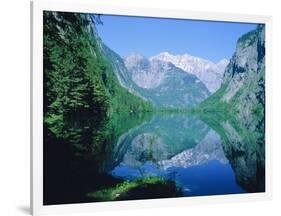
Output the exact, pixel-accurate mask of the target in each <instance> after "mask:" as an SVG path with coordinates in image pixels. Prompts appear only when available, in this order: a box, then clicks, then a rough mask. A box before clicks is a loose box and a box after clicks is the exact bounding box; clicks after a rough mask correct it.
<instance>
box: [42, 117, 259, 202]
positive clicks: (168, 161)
mask: <svg viewBox="0 0 281 216" xmlns="http://www.w3.org/2000/svg"><path fill="white" fill-rule="evenodd" d="M216 119H217V118H216V115H215V114H208V115H204V116H201V115H191V114H186V113H155V114H153V113H148V114H142V115H114V116H113V117H112V118H111V120H109V121H108V122H106V124H103V125H102V126H100V127H99V128H95V129H93V128H91V127H85V128H87V129H85V130H89V131H94V132H92V133H85V131H84V132H83V134H79V133H81V131H77V132H76V133H77V134H78V135H79V136H78V135H77V134H76V135H77V136H78V137H80V139H81V140H82V139H83V140H85V138H83V136H87V139H86V140H92V143H91V145H90V147H89V149H96V150H95V151H93V152H91V153H89V154H88V156H85V154H81V155H83V157H79V153H77V152H79V151H77V150H73V149H69V145H65V147H62V149H61V153H60V150H59V149H58V147H57V146H56V147H54V151H55V152H54V151H52V149H51V147H49V149H47V150H46V152H49V155H52V158H49V159H48V160H47V161H48V162H47V163H46V164H48V165H47V166H48V167H49V169H47V170H49V172H54V173H55V176H56V177H55V179H46V180H45V183H46V184H48V194H47V195H48V200H49V201H50V203H61V202H62V200H63V203H65V202H69V203H74V202H89V201H107V200H108V201H109V200H126V199H137V198H161V197H170V196H171V197H174V195H175V197H179V196H180V197H191V196H203V195H223V194H240V193H251V192H263V191H264V190H265V186H264V185H265V177H264V157H262V155H264V135H263V132H264V131H263V130H261V129H260V128H261V126H260V124H259V125H254V126H252V127H249V125H247V127H246V126H245V122H241V121H239V119H238V118H237V119H230V120H225V121H221V120H220V121H216ZM257 128H259V130H258V129H257ZM85 134H86V135H85ZM98 144H102V146H106V147H105V148H102V149H98V150H97V148H94V147H93V146H99V145H98ZM66 146H67V147H66ZM66 149H67V150H66ZM74 149H75V148H74ZM50 152H52V153H50ZM67 153H68V154H67ZM56 154H57V155H58V156H57V157H58V158H56V157H55V155H56ZM66 155H68V156H66ZM93 155H94V156H93ZM46 158H48V157H47V156H46ZM77 158H78V159H77ZM52 164H54V165H53V166H52ZM58 164H60V165H58ZM54 173H52V174H50V173H49V174H48V176H54ZM46 176H47V175H46ZM155 178H157V179H160V180H161V181H160V183H163V181H167V182H172V183H173V184H174V185H175V187H176V188H177V191H178V192H177V193H167V194H166V195H163V196H161V193H160V192H159V194H158V195H157V196H155V197H154V196H153V195H152V194H150V192H149V191H146V192H145V194H144V193H143V191H142V190H137V191H136V190H134V193H135V194H133V195H128V194H127V195H126V196H125V197H123V198H122V199H121V198H120V197H119V198H120V199H115V197H112V194H114V193H116V194H115V195H114V196H116V198H117V196H120V194H121V195H122V193H126V192H128V191H129V190H131V189H132V187H133V186H132V185H130V184H131V182H132V184H133V185H134V187H138V186H137V184H135V182H138V184H139V181H140V179H149V181H151V179H155ZM153 181H154V180H153ZM157 182H158V180H157ZM157 182H156V183H155V184H158V183H157ZM122 184H123V185H122ZM124 184H125V186H124ZM147 186H148V185H147V183H145V184H143V183H142V185H140V187H141V188H142V189H143V188H145V187H147ZM120 188H123V190H124V191H122V190H121V189H120ZM153 190H154V188H153V189H151V191H153ZM155 190H156V191H159V190H160V191H161V188H160V189H155ZM169 190H170V189H169ZM116 191H118V192H116ZM46 193H47V192H46ZM140 193H141V196H137V197H135V195H136V194H140ZM152 193H153V192H152ZM62 194H63V195H62ZM97 194H98V195H97ZM101 194H108V195H107V196H106V195H101ZM130 194H132V193H130Z"/></svg>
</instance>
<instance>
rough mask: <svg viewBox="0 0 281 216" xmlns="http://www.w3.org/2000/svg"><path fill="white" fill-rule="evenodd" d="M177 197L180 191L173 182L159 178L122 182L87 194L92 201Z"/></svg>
mask: <svg viewBox="0 0 281 216" xmlns="http://www.w3.org/2000/svg"><path fill="white" fill-rule="evenodd" d="M179 195H180V191H179V190H178V188H177V186H176V185H175V183H174V182H172V181H169V180H165V179H163V178H160V177H147V178H141V179H137V180H134V181H124V182H122V183H120V184H117V185H116V186H115V187H111V188H106V189H103V190H99V191H96V192H93V193H88V194H87V196H88V198H89V199H90V200H94V201H113V200H128V199H147V198H160V197H161V198H163V197H177V196H179Z"/></svg>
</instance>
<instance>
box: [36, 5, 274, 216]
mask: <svg viewBox="0 0 281 216" xmlns="http://www.w3.org/2000/svg"><path fill="white" fill-rule="evenodd" d="M31 8H32V48H31V49H32V77H31V78H32V92H31V93H32V104H31V107H32V120H31V122H32V134H31V140H32V148H31V155H32V158H31V159H32V176H31V179H32V182H31V185H32V191H31V197H32V201H31V205H32V211H33V214H34V215H41V214H46V213H60V212H79V211H80V212H83V211H84V212H85V211H101V210H116V209H124V208H127V209H128V208H140V207H152V206H167V205H168V206H175V205H188V204H192V203H210V202H234V201H243V200H257V199H259V200H261V199H263V200H264V199H269V198H270V197H271V182H270V181H271V173H270V170H271V167H270V166H271V165H270V161H271V154H270V152H271V147H270V139H271V136H270V118H271V117H270V107H271V106H270V98H271V96H270V94H271V89H270V82H271V81H270V73H271V64H270V58H271V57H270V55H271V48H270V44H271V43H270V41H271V40H270V28H271V26H270V20H271V19H270V17H267V16H254V15H236V14H223V13H210V12H204V13H203V12H200V13H199V12H189V11H184V10H182V11H176V10H166V9H152V8H132V7H122V6H120V7H116V6H114V7H110V6H106V5H102V4H94V3H89V2H87V1H85V2H81V1H80V2H76V1H72V2H71V3H70V2H67V3H63V2H59V1H57V2H54V1H34V2H33V3H32V7H31Z"/></svg>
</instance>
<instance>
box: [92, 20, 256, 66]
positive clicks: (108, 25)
mask: <svg viewBox="0 0 281 216" xmlns="http://www.w3.org/2000/svg"><path fill="white" fill-rule="evenodd" d="M101 20H102V22H103V23H104V25H97V29H98V33H99V35H100V37H101V38H102V40H103V41H104V43H105V44H106V45H107V46H109V47H110V48H111V49H113V50H114V51H115V52H117V53H118V54H119V55H120V56H121V57H125V56H127V55H129V54H130V53H133V52H137V53H140V54H142V55H144V56H146V57H151V56H153V55H157V54H159V53H160V52H164V51H168V52H170V53H172V54H184V53H188V54H190V55H194V56H198V57H201V58H205V59H209V60H211V61H213V62H217V61H219V60H220V59H223V58H227V59H229V58H231V56H232V55H233V53H234V51H235V46H236V42H237V39H238V38H239V37H240V36H241V35H243V34H245V33H247V32H249V31H251V30H253V29H254V28H255V27H256V24H246V23H231V22H211V21H198V20H197V21H195V20H181V19H163V18H145V17H129V16H110V15H102V17H101Z"/></svg>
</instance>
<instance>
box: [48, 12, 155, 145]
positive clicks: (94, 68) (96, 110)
mask: <svg viewBox="0 0 281 216" xmlns="http://www.w3.org/2000/svg"><path fill="white" fill-rule="evenodd" d="M90 25H91V20H90V19H89V16H87V15H80V14H74V13H53V12H45V13H44V129H45V131H46V132H47V134H48V135H47V136H48V137H53V138H62V139H65V140H68V141H70V142H72V143H74V144H75V145H84V144H85V143H83V142H81V135H77V134H79V133H77V132H80V131H81V133H82V131H83V130H84V129H85V128H86V129H87V127H89V125H87V124H90V125H91V126H92V127H96V128H97V127H98V126H99V125H101V124H103V123H104V122H105V121H106V120H107V119H109V118H110V117H111V116H112V115H113V114H114V113H135V112H146V111H150V110H151V109H152V106H151V104H150V103H149V102H147V101H144V100H143V99H141V98H139V97H137V96H135V95H133V94H131V93H130V92H128V90H126V89H125V88H123V87H121V86H120V85H119V83H118V80H117V78H116V77H115V75H114V72H113V70H112V66H111V64H110V63H109V62H108V61H107V59H106V58H105V57H104V56H103V54H102V52H101V51H100V49H99V47H98V44H97V41H96V40H94V38H93V37H91V34H90V32H89V31H90ZM77 119H84V120H85V121H84V122H83V123H82V124H80V125H79V124H77V123H75V122H76V120H77ZM89 122H90V123H89ZM78 138H79V143H77V142H76V140H77V139H78ZM80 147H81V148H82V147H83V146H80Z"/></svg>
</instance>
